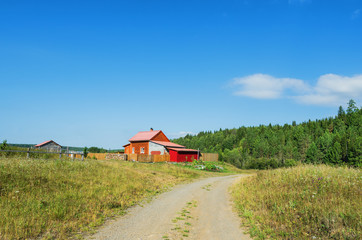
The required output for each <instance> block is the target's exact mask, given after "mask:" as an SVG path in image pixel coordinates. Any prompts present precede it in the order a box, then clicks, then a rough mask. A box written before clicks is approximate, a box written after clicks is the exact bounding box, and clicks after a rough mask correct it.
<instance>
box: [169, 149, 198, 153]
mask: <svg viewBox="0 0 362 240" xmlns="http://www.w3.org/2000/svg"><path fill="white" fill-rule="evenodd" d="M168 149H169V150H173V151H176V152H200V151H199V150H195V149H189V148H168Z"/></svg>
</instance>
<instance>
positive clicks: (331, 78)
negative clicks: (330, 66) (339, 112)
mask: <svg viewBox="0 0 362 240" xmlns="http://www.w3.org/2000/svg"><path fill="white" fill-rule="evenodd" d="M361 96H362V75H355V76H352V77H346V76H340V75H336V74H325V75H322V76H320V77H319V79H318V81H317V84H316V86H315V87H314V88H313V91H312V92H311V93H309V94H306V95H300V96H296V99H297V100H298V101H299V102H302V103H307V104H318V105H341V104H344V103H346V102H347V101H348V100H349V99H354V100H356V101H357V100H360V99H361Z"/></svg>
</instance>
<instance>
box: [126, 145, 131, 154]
mask: <svg viewBox="0 0 362 240" xmlns="http://www.w3.org/2000/svg"><path fill="white" fill-rule="evenodd" d="M130 146H131V145H128V146H126V147H124V153H125V154H130V153H132V152H131V148H130Z"/></svg>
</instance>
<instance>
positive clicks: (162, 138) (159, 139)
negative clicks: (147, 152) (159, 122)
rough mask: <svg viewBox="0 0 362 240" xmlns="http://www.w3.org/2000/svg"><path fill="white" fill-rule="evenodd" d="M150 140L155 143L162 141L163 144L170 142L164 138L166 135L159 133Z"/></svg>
mask: <svg viewBox="0 0 362 240" xmlns="http://www.w3.org/2000/svg"><path fill="white" fill-rule="evenodd" d="M150 140H155V141H163V142H170V140H169V139H168V138H167V137H166V135H165V134H164V133H163V132H162V131H160V132H159V133H157V134H156V135H155V136H154V137H153V138H151V139H150Z"/></svg>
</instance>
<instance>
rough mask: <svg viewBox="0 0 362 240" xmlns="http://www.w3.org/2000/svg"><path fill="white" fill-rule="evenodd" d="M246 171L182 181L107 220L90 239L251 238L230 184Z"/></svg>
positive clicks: (209, 239)
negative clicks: (236, 208)
mask: <svg viewBox="0 0 362 240" xmlns="http://www.w3.org/2000/svg"><path fill="white" fill-rule="evenodd" d="M243 176H245V175H237V176H235V175H234V176H225V177H212V178H207V179H202V180H199V181H197V182H193V183H190V184H184V185H179V186H177V187H175V188H174V189H173V190H172V191H170V192H166V193H163V194H161V195H159V196H157V197H155V198H154V199H153V200H152V201H151V202H150V203H146V204H145V205H144V206H136V207H134V208H131V209H130V210H129V212H128V213H127V214H126V215H124V216H122V217H119V218H117V219H115V220H112V221H109V222H107V223H106V224H105V225H104V226H103V227H102V228H100V229H99V231H98V232H97V233H96V234H94V235H92V236H89V237H88V239H104V240H105V239H107V240H110V239H117V240H118V239H127V240H133V239H142V240H145V239H149V240H153V239H157V240H160V239H164V240H166V239H169V240H171V239H191V240H192V239H197V240H203V239H205V240H213V239H215V240H216V239H220V240H224V239H225V240H233V239H238V240H239V239H250V238H249V236H248V235H246V234H244V233H243V230H242V229H241V228H240V219H238V217H237V215H236V214H235V213H234V212H233V211H232V207H231V202H230V199H229V194H228V188H229V186H231V184H232V183H233V182H234V181H236V180H237V179H239V178H240V177H243Z"/></svg>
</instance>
